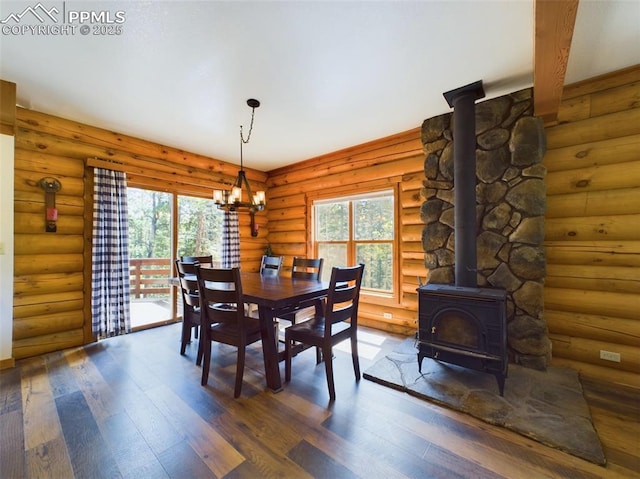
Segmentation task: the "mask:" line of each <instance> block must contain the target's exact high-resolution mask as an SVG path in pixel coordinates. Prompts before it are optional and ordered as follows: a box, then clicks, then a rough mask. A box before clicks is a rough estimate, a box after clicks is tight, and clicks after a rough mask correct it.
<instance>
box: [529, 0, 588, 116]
mask: <svg viewBox="0 0 640 479" xmlns="http://www.w3.org/2000/svg"><path fill="white" fill-rule="evenodd" d="M577 12H578V0H536V2H535V15H534V22H535V27H534V31H535V36H534V66H533V92H534V112H535V115H536V116H539V117H541V118H542V119H543V120H544V122H545V124H550V123H553V122H555V121H557V118H558V109H559V108H560V100H561V99H562V90H563V88H564V77H565V74H566V72H567V62H568V60H569V50H570V49H571V38H572V37H573V28H574V25H575V21H576V14H577Z"/></svg>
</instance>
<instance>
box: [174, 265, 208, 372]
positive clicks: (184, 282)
mask: <svg viewBox="0 0 640 479" xmlns="http://www.w3.org/2000/svg"><path fill="white" fill-rule="evenodd" d="M176 270H177V271H178V283H179V285H180V291H181V293H182V338H181V340H180V354H181V355H183V356H184V353H185V350H186V347H187V344H189V343H190V342H191V331H192V330H195V331H194V336H195V337H196V339H198V330H199V329H200V325H201V320H200V295H199V293H198V280H197V278H196V267H195V263H183V262H182V261H179V260H176ZM201 361H202V341H199V342H198V356H197V359H196V364H198V365H199V364H200V362H201Z"/></svg>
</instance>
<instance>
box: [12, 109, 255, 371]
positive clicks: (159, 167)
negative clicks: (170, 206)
mask: <svg viewBox="0 0 640 479" xmlns="http://www.w3.org/2000/svg"><path fill="white" fill-rule="evenodd" d="M93 166H100V167H104V168H110V169H116V170H121V171H125V172H127V178H128V184H129V186H136V187H140V188H147V189H154V190H159V191H166V192H170V193H181V194H188V195H192V196H201V197H211V194H212V190H213V189H214V188H216V187H228V186H229V185H230V184H231V183H232V182H233V180H234V178H235V175H236V174H237V171H238V166H236V165H232V164H229V163H226V162H223V161H219V160H214V159H211V158H206V157H203V156H200V155H195V154H192V153H188V152H185V151H181V150H177V149H175V148H169V147H166V146H162V145H158V144H155V143H150V142H147V141H143V140H139V139H136V138H132V137H128V136H125V135H121V134H118V133H114V132H110V131H106V130H102V129H100V128H94V127H91V126H88V125H84V124H80V123H76V122H73V121H69V120H64V119H62V118H57V117H54V116H51V115H46V114H42V113H37V112H34V111H29V110H25V109H21V108H18V111H17V121H16V133H15V170H14V172H15V173H14V179H15V184H14V189H15V201H14V205H15V206H14V238H15V265H14V306H13V336H14V337H13V356H14V358H16V359H20V358H24V357H28V356H34V355H38V354H42V353H46V352H50V351H55V350H59V349H63V348H67V347H72V346H78V345H81V344H84V343H87V342H91V341H93V336H92V333H91V309H90V303H91V293H90V284H91V267H90V265H91V221H92V219H91V216H92V193H93V185H92V174H93ZM246 171H247V177H248V178H249V180H250V181H251V183H252V185H255V187H256V189H260V188H264V187H265V181H266V177H267V175H266V174H265V173H262V172H259V171H255V170H251V169H246ZM45 176H46V177H55V178H57V179H59V180H60V182H61V184H62V189H61V190H60V192H59V193H58V194H57V195H56V206H57V208H58V211H59V220H58V223H57V232H56V233H46V232H45V221H44V191H42V189H40V187H39V186H38V184H37V183H38V181H39V180H40V179H41V178H42V177H45ZM256 221H257V223H258V224H259V225H260V235H259V237H258V238H252V237H251V235H250V226H249V217H248V215H242V214H241V215H240V238H241V246H240V247H241V252H242V256H243V259H246V260H248V261H249V267H248V269H253V270H257V269H258V266H259V258H260V257H261V255H262V252H263V251H264V248H265V247H266V235H267V234H268V228H267V216H266V214H265V213H260V214H258V215H257V216H256Z"/></svg>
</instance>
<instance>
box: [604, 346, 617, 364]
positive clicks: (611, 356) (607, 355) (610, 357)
mask: <svg viewBox="0 0 640 479" xmlns="http://www.w3.org/2000/svg"><path fill="white" fill-rule="evenodd" d="M600 359H604V360H605V361H613V362H615V363H619V362H620V353H612V352H611V351H604V350H602V349H601V350H600Z"/></svg>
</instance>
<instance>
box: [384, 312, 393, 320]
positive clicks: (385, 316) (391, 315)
mask: <svg viewBox="0 0 640 479" xmlns="http://www.w3.org/2000/svg"><path fill="white" fill-rule="evenodd" d="M382 317H383V318H384V319H391V318H393V314H391V313H382Z"/></svg>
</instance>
